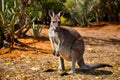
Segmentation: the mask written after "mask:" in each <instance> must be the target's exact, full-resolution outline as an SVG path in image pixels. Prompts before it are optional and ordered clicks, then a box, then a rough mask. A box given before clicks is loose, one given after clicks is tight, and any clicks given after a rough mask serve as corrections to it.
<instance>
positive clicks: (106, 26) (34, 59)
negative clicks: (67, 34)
mask: <svg viewBox="0 0 120 80" xmlns="http://www.w3.org/2000/svg"><path fill="white" fill-rule="evenodd" d="M72 28H74V29H76V30H77V31H78V32H79V33H80V34H81V35H82V36H83V38H84V41H85V54H84V58H85V62H86V63H87V64H91V63H107V64H110V65H112V66H113V68H108V67H105V68H100V69H95V70H91V71H87V72H84V71H81V70H79V67H78V66H77V64H76V69H77V73H75V74H71V75H66V76H61V73H63V72H67V71H69V69H70V68H71V62H68V61H65V68H66V70H65V71H59V70H57V67H58V59H57V57H56V56H53V55H52V53H51V45H50V41H49V39H48V35H47V30H48V29H47V28H44V29H43V30H42V33H40V37H39V38H34V37H33V33H32V30H30V31H29V32H28V33H27V34H28V35H29V36H27V37H25V38H19V39H18V40H19V41H20V43H19V44H15V45H14V47H13V48H12V49H11V50H10V48H2V49H0V80H120V24H118V23H117V24H116V23H105V22H101V23H92V24H91V26H89V27H88V28H80V27H79V26H78V27H72ZM47 69H53V70H50V72H44V71H45V70H47Z"/></svg>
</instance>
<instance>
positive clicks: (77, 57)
mask: <svg viewBox="0 0 120 80" xmlns="http://www.w3.org/2000/svg"><path fill="white" fill-rule="evenodd" d="M62 15H63V11H62V12H59V13H58V14H57V15H55V13H54V12H53V11H49V16H50V17H51V23H50V28H49V30H48V35H49V39H50V42H51V46H52V53H53V54H54V55H56V56H59V67H58V68H59V69H62V70H64V69H65V67H64V59H66V60H67V61H72V68H71V70H70V72H69V73H75V72H76V70H75V64H76V62H77V64H78V65H79V67H80V68H81V69H83V70H89V69H92V68H91V67H90V66H89V65H86V64H85V62H84V58H83V54H84V50H85V47H84V41H83V38H82V37H81V35H80V34H79V33H78V32H77V31H76V30H74V29H72V28H70V27H62V26H60V17H61V16H62ZM99 65H101V64H99ZM99 65H96V66H99ZM94 67H95V66H94Z"/></svg>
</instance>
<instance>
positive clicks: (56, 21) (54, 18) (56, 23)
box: [49, 10, 64, 32]
mask: <svg viewBox="0 0 120 80" xmlns="http://www.w3.org/2000/svg"><path fill="white" fill-rule="evenodd" d="M63 14H64V12H63V11H60V12H59V13H58V14H55V13H54V12H53V11H51V10H50V11H49V16H50V18H51V22H50V27H51V28H52V29H53V30H54V31H56V32H57V31H59V29H60V23H61V21H60V17H61V16H62V15H63Z"/></svg>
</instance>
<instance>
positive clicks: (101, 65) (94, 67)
mask: <svg viewBox="0 0 120 80" xmlns="http://www.w3.org/2000/svg"><path fill="white" fill-rule="evenodd" d="M88 66H89V69H96V68H102V67H113V66H111V65H109V64H100V63H97V64H89V65H88Z"/></svg>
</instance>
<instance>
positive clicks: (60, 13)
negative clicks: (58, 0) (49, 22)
mask: <svg viewBox="0 0 120 80" xmlns="http://www.w3.org/2000/svg"><path fill="white" fill-rule="evenodd" d="M64 13H65V12H64V11H63V10H62V11H60V12H59V13H58V14H57V15H58V16H59V17H61V16H63V15H64Z"/></svg>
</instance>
